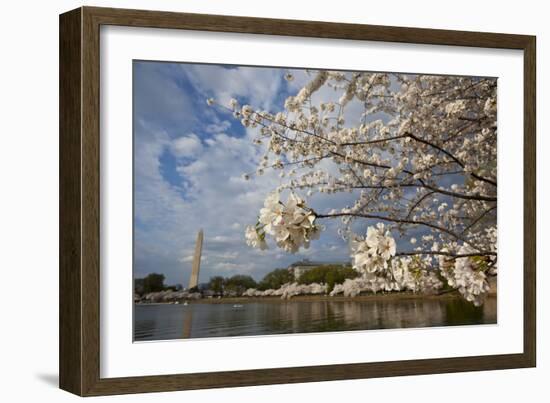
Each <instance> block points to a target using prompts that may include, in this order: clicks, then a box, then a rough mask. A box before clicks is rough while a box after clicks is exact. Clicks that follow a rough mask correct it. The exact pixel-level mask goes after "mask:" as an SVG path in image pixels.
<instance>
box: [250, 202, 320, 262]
mask: <svg viewBox="0 0 550 403" xmlns="http://www.w3.org/2000/svg"><path fill="white" fill-rule="evenodd" d="M315 219H316V216H315V213H314V212H313V210H311V209H310V208H308V207H307V206H306V205H305V203H304V201H303V200H302V199H301V198H300V197H298V196H297V195H296V194H295V193H291V194H290V195H289V196H288V199H287V201H286V203H283V202H281V200H280V194H279V193H278V192H273V193H271V194H270V195H269V196H268V197H267V198H266V199H265V201H264V206H263V208H262V209H261V210H260V216H259V218H258V223H257V224H256V226H255V227H252V226H248V227H247V228H246V241H247V244H248V245H250V246H252V247H256V248H260V249H265V248H266V243H265V234H269V235H271V236H272V237H273V238H274V239H275V242H276V244H277V246H278V247H279V248H282V249H284V250H285V251H287V252H291V253H296V252H297V251H298V250H299V249H300V247H304V248H305V249H307V248H309V245H310V242H311V241H312V240H315V239H317V238H318V237H319V235H320V232H321V226H319V225H316V224H315Z"/></svg>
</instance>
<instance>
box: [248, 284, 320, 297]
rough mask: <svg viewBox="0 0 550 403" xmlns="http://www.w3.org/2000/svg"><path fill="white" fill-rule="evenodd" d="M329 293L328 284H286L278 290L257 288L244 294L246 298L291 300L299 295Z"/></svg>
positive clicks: (250, 289)
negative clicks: (276, 297) (274, 297)
mask: <svg viewBox="0 0 550 403" xmlns="http://www.w3.org/2000/svg"><path fill="white" fill-rule="evenodd" d="M326 293H327V285H326V284H318V283H312V284H298V283H286V284H283V285H282V286H281V287H280V288H278V289H275V290H274V289H267V290H263V291H261V290H257V289H255V288H249V289H248V290H246V291H245V292H244V293H243V296H245V297H272V296H278V297H281V299H290V298H292V297H294V296H297V295H320V294H326Z"/></svg>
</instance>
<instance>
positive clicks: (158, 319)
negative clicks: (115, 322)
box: [134, 298, 497, 341]
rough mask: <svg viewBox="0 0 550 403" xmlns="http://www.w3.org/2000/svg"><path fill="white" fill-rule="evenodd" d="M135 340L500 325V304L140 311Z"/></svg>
mask: <svg viewBox="0 0 550 403" xmlns="http://www.w3.org/2000/svg"><path fill="white" fill-rule="evenodd" d="M134 318H135V323H134V340H135V341H143V340H169V339H182V338H199V337H228V336H254V335H266V334H284V333H310V332H327V331H344V330H368V329H393V328H410V327H428V326H456V325H479V324H494V323H496V321H497V320H496V319H497V314H496V298H489V299H488V300H487V301H486V302H485V304H484V306H482V307H479V308H476V307H474V306H473V305H472V304H470V303H468V302H466V301H464V300H462V299H460V298H444V299H407V300H403V299H401V300H390V299H389V298H388V299H378V300H370V301H369V300H358V301H338V300H335V301H319V300H317V301H296V300H295V301H292V300H291V301H285V302H282V301H265V302H264V301H260V302H258V301H254V302H244V303H242V306H234V304H233V303H219V304H217V303H215V304H211V303H200V302H195V303H190V304H189V305H167V304H159V305H136V306H135V310H134Z"/></svg>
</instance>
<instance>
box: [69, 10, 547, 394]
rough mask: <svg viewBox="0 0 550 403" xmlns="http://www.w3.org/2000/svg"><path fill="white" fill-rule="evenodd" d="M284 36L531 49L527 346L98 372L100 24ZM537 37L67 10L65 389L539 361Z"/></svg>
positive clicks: (204, 384)
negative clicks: (112, 374) (511, 350)
mask: <svg viewBox="0 0 550 403" xmlns="http://www.w3.org/2000/svg"><path fill="white" fill-rule="evenodd" d="M102 25H119V26H132V27H149V28H171V29H184V30H200V31H216V32H231V33H252V34H269V35H287V36H301V37H317V38H333V39H353V40H369V41H381V42H401V43H414V44H434V45H449V46H468V47H486V48H499V49H519V50H522V51H523V52H524V78H523V83H524V100H523V105H524V133H523V136H524V150H523V153H524V164H525V165H524V245H523V248H524V249H523V250H524V257H523V259H524V268H523V270H524V271H523V276H524V291H523V292H524V307H523V309H524V311H523V314H524V325H523V343H524V348H523V353H521V354H504V355H490V356H468V357H455V358H438V359H421V360H407V361H391V362H374V363H359V364H357V363H354V364H342V365H322V366H307V367H291V368H276V369H255V370H239V371H226V372H210V373H193V374H174V375H158V376H140V377H127V378H101V377H100V315H99V312H100V307H99V304H100V302H99V301H100V299H99V292H100V276H99V271H100V270H99V264H100V263H99V262H100V260H99V248H100V225H99V222H100V211H99V205H100V172H99V160H100V147H99V138H100V136H99V131H100V127H99V113H100V112H99V111H100V101H99V99H100V97H99V91H100V89H99V88H100V84H99V74H100V73H99V72H100V57H99V54H100V48H99V47H100V45H99V44H100V41H99V35H100V26H102ZM535 55H536V50H535V37H534V36H526V35H510V34H496V33H481V32H461V31H446V30H435V29H418V28H401V27H387V26H373V25H355V24H338V23H328V22H313V21H294V20H276V19H264V18H249V17H229V16H220V15H201V14H185V13H171V12H159V11H142V10H139V11H138V10H121V9H109V8H95V7H81V8H78V9H75V10H73V11H69V12H67V13H65V14H62V15H61V16H60V88H59V90H60V255H59V258H60V276H59V278H60V294H59V299H60V316H59V318H60V344H59V352H60V356H59V360H60V387H61V388H62V389H64V390H66V391H69V392H72V393H74V394H77V395H80V396H95V395H111V394H121V393H140V392H161V391H171V390H187V389H200V388H218V387H234V386H249V385H264V384H280V383H296V382H313V381H328V380H342V379H357V378H371V377H372V378H374V377H388V376H402V375H419V374H436V373H448V372H459V371H481V370H496V369H508V368H525V367H534V366H535V363H536V347H535V346H536V310H535V301H536V295H535V291H536V290H535V270H536V260H535V259H536V217H535V214H536V213H535V210H536V172H535V169H536V168H535V167H536V159H535V157H536V148H535V142H536V140H535V120H536V119H535V110H536V108H535V100H536V94H535V88H536V78H535V60H536V56H535Z"/></svg>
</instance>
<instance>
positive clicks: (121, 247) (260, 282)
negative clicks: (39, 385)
mask: <svg viewBox="0 0 550 403" xmlns="http://www.w3.org/2000/svg"><path fill="white" fill-rule="evenodd" d="M535 58H536V57H535V37H533V36H525V35H513V34H497V33H480V32H460V31H445V30H433V29H419V28H402V27H385V26H372V25H351V24H337V23H327V22H313V21H294V20H275V19H261V18H249V17H229V16H218V15H199V14H185V13H170V12H158V11H138V10H120V9H107V8H94V7H82V8H79V9H76V10H73V11H69V12H67V13H65V14H62V15H61V16H60V181H61V182H60V387H61V388H62V389H65V390H67V391H69V392H72V393H75V394H77V395H81V396H92V395H108V394H121V393H139V392H155V391H169V390H186V389H197V388H214V387H231V386H245V385H261V384H276V383H291V382H310V381H323V380H341V379H353V378H369V377H386V376H401V375H415V374H436V373H446V372H458V371H479V370H494V369H505V368H522V367H533V366H535V362H536V352H535V340H536V325H535V317H536V315H535V301H536V296H535V270H536V261H535V244H536V242H535V239H536V218H535V200H536V188H535V182H536V172H535V166H536V163H535V157H536V156H535V82H536V79H535ZM497 207H498V208H497Z"/></svg>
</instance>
